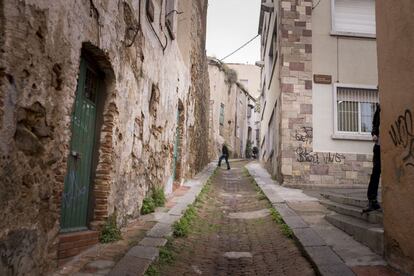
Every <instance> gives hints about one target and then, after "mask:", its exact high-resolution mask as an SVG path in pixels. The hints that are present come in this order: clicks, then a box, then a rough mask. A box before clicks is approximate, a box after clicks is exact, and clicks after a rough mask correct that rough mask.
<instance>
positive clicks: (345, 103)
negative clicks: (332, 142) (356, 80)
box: [335, 86, 379, 135]
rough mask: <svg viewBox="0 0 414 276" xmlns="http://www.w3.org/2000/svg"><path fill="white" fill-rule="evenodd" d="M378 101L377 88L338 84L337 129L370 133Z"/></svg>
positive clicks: (344, 131) (343, 131) (342, 131)
mask: <svg viewBox="0 0 414 276" xmlns="http://www.w3.org/2000/svg"><path fill="white" fill-rule="evenodd" d="M378 102H379V99H378V90H377V89H371V88H356V87H342V86H336V114H335V115H336V116H335V117H336V118H335V120H336V131H337V132H338V133H349V134H362V135H367V134H370V133H371V130H372V119H373V116H374V113H375V108H376V104H377V103H378Z"/></svg>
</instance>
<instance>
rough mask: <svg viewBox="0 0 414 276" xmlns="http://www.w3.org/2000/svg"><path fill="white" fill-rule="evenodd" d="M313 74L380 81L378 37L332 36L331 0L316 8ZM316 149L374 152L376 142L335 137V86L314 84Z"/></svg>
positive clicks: (343, 79)
mask: <svg viewBox="0 0 414 276" xmlns="http://www.w3.org/2000/svg"><path fill="white" fill-rule="evenodd" d="M312 25H313V26H312V70H313V74H324V75H331V76H332V81H333V82H339V83H344V84H355V85H358V84H360V85H373V86H376V85H377V84H378V73H377V57H376V56H377V52H376V40H375V39H370V38H355V37H339V36H331V35H330V32H331V1H328V0H326V1H321V2H320V4H319V5H318V6H317V7H316V8H315V9H314V10H313V11H312ZM312 90H313V92H312V93H313V122H314V123H313V130H314V132H313V150H314V151H322V152H324V151H331V152H343V153H371V152H372V142H370V141H351V140H333V139H332V138H331V136H332V134H333V133H334V132H333V131H334V127H333V124H334V121H333V120H334V102H333V93H334V90H333V85H323V84H315V83H313V89H312Z"/></svg>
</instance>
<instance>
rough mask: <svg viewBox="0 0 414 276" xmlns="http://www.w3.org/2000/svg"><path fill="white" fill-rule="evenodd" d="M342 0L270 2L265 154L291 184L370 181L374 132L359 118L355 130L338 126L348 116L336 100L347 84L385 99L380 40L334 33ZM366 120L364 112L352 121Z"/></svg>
mask: <svg viewBox="0 0 414 276" xmlns="http://www.w3.org/2000/svg"><path fill="white" fill-rule="evenodd" d="M340 1H342V0H332V1H322V2H320V3H319V4H318V6H316V5H314V3H313V2H312V1H310V0H299V1H296V0H292V1H279V2H273V1H267V2H265V1H262V9H261V15H260V23H259V34H261V39H262V43H261V47H262V51H261V61H259V62H258V63H257V64H258V65H260V66H262V79H261V85H262V88H261V89H262V91H261V103H260V105H261V109H262V110H261V112H262V113H261V137H260V149H261V150H260V154H261V160H262V161H263V162H264V164H265V166H266V167H267V169H268V170H269V172H270V173H271V174H272V175H273V176H274V177H275V178H276V179H277V180H278V181H280V182H281V183H284V184H285V185H290V186H308V185H322V186H325V185H328V186H340V187H350V186H356V185H358V186H359V185H367V183H368V180H369V175H370V172H371V168H372V164H371V158H372V155H371V151H372V144H371V143H370V142H369V140H370V139H371V138H370V133H369V132H368V131H366V130H365V129H364V131H365V132H362V131H361V128H360V126H359V125H358V126H357V125H356V123H355V127H356V129H355V130H352V131H353V132H351V131H349V132H345V131H338V129H339V128H338V127H337V124H338V123H337V122H338V120H339V119H338V118H339V116H343V115H342V114H339V113H338V109H339V107H338V106H339V104H340V101H339V100H336V99H339V97H338V95H339V94H338V93H339V92H338V91H339V89H340V88H346V89H349V90H352V91H354V90H355V91H356V92H357V93H365V92H364V91H365V90H367V91H368V90H369V92H370V93H371V92H372V93H376V94H375V95H376V97H375V99H374V100H376V99H378V96H377V94H378V93H377V91H376V86H377V77H376V72H377V71H376V66H375V65H376V61H375V55H376V52H375V40H374V39H373V38H372V37H371V36H370V35H365V34H356V33H352V34H347V33H333V32H331V30H330V26H331V24H332V26H333V24H334V23H331V21H332V22H335V15H334V14H331V10H335V9H334V8H333V7H334V5H335V3H337V2H340ZM330 2H331V3H330ZM372 12H373V10H372ZM374 23H375V22H374ZM340 47H342V48H340ZM358 50H359V52H358ZM353 55H354V56H353ZM361 60H362V61H361ZM360 63H366V64H369V65H368V66H362V67H360ZM324 78H325V79H324ZM320 79H322V80H320ZM350 83H352V84H354V86H350V85H349V84H350ZM338 87H339V88H338ZM361 91H362V92H361ZM367 93H368V92H367ZM355 97H356V96H355ZM373 98H374V97H373ZM344 101H346V102H347V103H348V102H349V103H350V102H353V101H354V99H353V98H351V99H345V100H344ZM370 101H371V100H370ZM353 104H355V105H359V104H361V103H360V102H355V103H353ZM369 104H371V102H369ZM370 107H371V105H370ZM345 111H347V110H345ZM351 111H352V110H351ZM370 112H372V113H369V114H368V115H367V117H370V118H371V117H372V115H373V110H370ZM338 114H339V115H338ZM358 118H361V114H360V113H358V114H357V115H355V118H354V117H352V118H351V117H350V118H348V117H347V118H346V119H347V120H350V119H352V120H358ZM363 118H364V119H365V117H363ZM370 118H368V119H365V121H369V120H370ZM358 122H359V121H358Z"/></svg>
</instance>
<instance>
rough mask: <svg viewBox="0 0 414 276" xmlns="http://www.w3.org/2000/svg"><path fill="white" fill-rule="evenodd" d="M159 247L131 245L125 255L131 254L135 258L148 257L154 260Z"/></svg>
mask: <svg viewBox="0 0 414 276" xmlns="http://www.w3.org/2000/svg"><path fill="white" fill-rule="evenodd" d="M158 254H159V249H158V248H156V247H151V246H141V245H137V246H134V247H132V248H131V249H130V250H129V251H128V253H127V254H126V256H133V257H136V258H142V259H148V260H150V261H155V260H156V259H157V258H158Z"/></svg>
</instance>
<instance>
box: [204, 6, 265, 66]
mask: <svg viewBox="0 0 414 276" xmlns="http://www.w3.org/2000/svg"><path fill="white" fill-rule="evenodd" d="M259 12H260V0H209V1H208V13H207V55H209V56H215V57H217V58H218V59H221V58H223V57H225V56H226V55H228V54H230V53H231V52H233V51H234V50H236V49H237V48H239V47H240V46H241V45H243V44H244V43H245V42H247V41H249V40H250V39H251V38H253V37H254V36H255V35H257V30H258V24H259ZM259 42H260V37H258V38H256V39H255V40H254V41H253V42H251V43H250V44H249V45H247V46H246V47H244V48H243V49H241V50H240V51H238V52H237V53H235V54H234V55H232V56H230V57H228V58H226V59H225V60H224V61H225V62H234V63H249V64H254V63H255V62H256V61H258V60H259V59H260V43H259Z"/></svg>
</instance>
